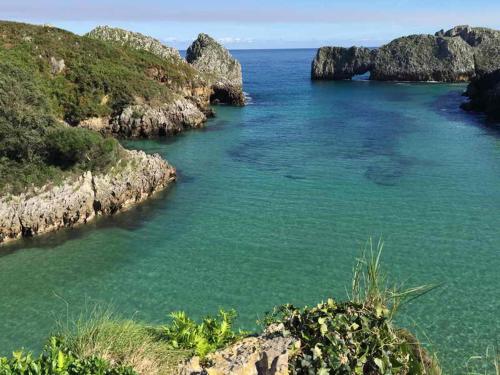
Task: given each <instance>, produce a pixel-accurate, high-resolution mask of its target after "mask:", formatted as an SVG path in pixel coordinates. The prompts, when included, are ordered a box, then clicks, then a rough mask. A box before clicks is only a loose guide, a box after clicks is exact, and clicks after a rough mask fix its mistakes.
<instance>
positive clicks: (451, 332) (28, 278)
mask: <svg viewBox="0 0 500 375" xmlns="http://www.w3.org/2000/svg"><path fill="white" fill-rule="evenodd" d="M235 54H236V56H237V57H238V58H239V59H240V60H241V62H242V65H243V68H244V71H245V89H246V91H248V92H249V94H250V96H251V98H252V100H251V104H250V105H249V106H247V107H245V108H241V109H240V108H229V107H218V108H217V115H218V116H217V118H215V119H213V120H210V121H209V123H208V126H207V128H206V129H204V130H200V131H191V132H187V133H185V134H183V135H180V136H178V137H176V138H174V139H168V140H148V141H135V142H128V143H127V145H128V146H129V147H133V148H139V149H143V150H145V151H147V152H158V153H160V154H162V155H163V156H164V157H165V158H167V159H168V160H169V161H170V162H172V163H173V164H174V165H175V166H176V167H177V168H178V171H179V181H178V183H177V184H176V185H175V186H173V187H172V188H171V189H169V190H168V191H166V192H163V193H160V194H158V195H157V196H155V198H154V199H153V200H151V201H149V202H147V203H145V204H143V205H141V206H139V207H137V208H134V209H132V210H130V211H128V212H126V213H123V214H120V215H118V216H116V217H112V218H102V219H99V220H98V221H97V222H94V223H92V224H90V225H87V226H84V227H80V228H78V229H75V230H67V231H62V232H59V233H56V234H51V235H47V236H43V237H40V238H37V239H33V240H29V241H22V242H20V243H18V244H15V245H10V246H5V247H3V248H1V249H0V301H1V304H0V317H1V319H0V353H2V354H7V353H8V352H9V351H10V350H11V349H14V348H18V347H21V346H24V347H28V348H37V347H39V345H40V343H41V342H42V341H43V339H44V337H46V335H47V334H48V333H49V332H50V331H51V329H53V326H54V321H55V319H57V318H61V317H65V316H66V314H67V311H69V314H70V315H72V314H77V313H78V312H80V311H81V310H82V309H85V308H88V307H89V305H92V304H94V303H96V302H97V303H101V304H109V303H111V304H113V305H114V306H115V308H116V310H118V311H120V312H121V313H122V314H123V315H124V316H125V317H132V316H134V317H135V318H137V319H140V320H144V321H147V322H163V321H165V319H166V315H167V313H168V312H170V311H172V310H178V309H182V310H186V311H187V312H189V313H190V314H193V315H194V316H196V317H199V316H201V315H204V314H206V313H214V312H215V311H216V310H217V308H219V307H235V308H237V309H238V311H239V312H240V319H239V321H240V324H241V325H242V326H243V327H248V328H252V327H254V326H255V321H256V319H257V318H258V317H259V316H262V314H263V313H264V312H265V311H268V310H270V309H271V308H272V307H273V306H274V305H276V304H280V303H285V302H292V303H296V304H299V305H301V304H306V303H309V304H311V303H315V302H317V301H319V300H321V299H324V298H327V297H329V296H334V297H337V298H344V297H345V290H346V287H348V286H349V281H350V276H351V268H352V266H353V263H354V259H355V257H356V256H357V255H358V254H359V251H360V248H361V247H362V245H363V243H364V242H365V241H366V240H367V239H368V238H369V237H370V236H372V237H375V238H378V237H379V236H383V238H384V240H385V243H386V248H385V251H384V254H383V261H384V264H385V266H386V269H387V270H388V271H389V273H390V275H391V277H392V279H393V280H401V281H404V282H405V284H406V285H414V284H422V283H444V285H443V286H442V287H441V288H439V289H438V290H436V291H434V292H432V293H431V294H428V295H426V296H424V297H423V298H422V299H420V300H418V302H416V303H414V304H411V305H409V306H407V307H406V308H404V309H403V311H402V314H401V315H400V318H399V320H400V324H403V325H405V326H409V327H412V329H414V330H417V331H418V332H420V333H421V335H420V336H421V338H422V339H423V341H425V342H426V343H427V344H428V345H429V346H430V347H431V348H432V349H433V350H435V351H437V353H438V355H439V356H440V358H441V360H442V362H443V364H444V366H445V367H446V369H447V370H448V372H452V373H460V372H461V371H462V369H463V365H464V363H465V361H466V359H467V358H469V357H470V356H471V355H474V354H482V353H484V352H485V351H486V348H487V346H488V345H492V344H495V342H496V340H498V337H499V332H500V319H499V314H498V311H499V309H500V298H499V292H498V290H499V286H500V272H499V269H500V257H499V248H500V231H499V229H498V228H499V224H500V216H499V214H498V212H499V209H500V194H499V188H500V137H499V135H500V133H499V132H497V131H495V129H494V128H491V127H487V126H485V124H484V120H482V119H481V118H478V117H474V116H472V115H469V114H466V113H462V112H461V111H460V110H459V109H458V104H459V103H460V102H461V101H462V100H463V99H462V98H461V97H460V93H461V92H462V91H463V89H464V86H462V85H441V84H394V83H377V82H367V81H355V82H316V83H314V82H311V81H310V80H309V67H310V61H311V59H312V57H313V55H314V51H313V50H291V51H237V52H235Z"/></svg>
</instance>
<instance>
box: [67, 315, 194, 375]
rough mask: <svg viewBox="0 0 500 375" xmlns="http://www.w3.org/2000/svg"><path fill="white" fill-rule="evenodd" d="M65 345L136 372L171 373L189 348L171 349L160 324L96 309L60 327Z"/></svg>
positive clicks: (151, 373) (77, 351)
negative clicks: (142, 321)
mask: <svg viewBox="0 0 500 375" xmlns="http://www.w3.org/2000/svg"><path fill="white" fill-rule="evenodd" d="M60 335H62V336H63V337H65V340H66V345H67V347H68V348H69V349H70V350H71V352H73V353H75V355H77V356H78V357H80V358H94V357H97V358H101V359H103V360H105V361H106V362H108V363H112V364H114V365H119V366H125V367H131V368H133V369H134V370H135V371H136V372H137V373H139V374H148V375H155V374H172V373H173V372H174V370H175V369H176V368H177V366H178V364H179V363H180V362H182V361H183V360H185V359H187V358H189V357H191V356H192V355H193V351H192V350H186V349H173V348H172V345H171V343H169V342H167V341H165V339H164V337H163V332H162V328H161V327H150V326H146V325H144V324H141V323H137V322H133V321H131V320H122V319H119V318H117V317H115V316H114V315H113V314H112V313H111V312H110V311H109V310H101V309H96V310H94V311H92V312H91V313H89V314H88V315H87V316H85V317H83V316H82V317H80V318H79V319H77V320H76V321H75V322H73V323H72V324H70V325H69V326H68V325H66V326H65V327H62V328H61V333H60Z"/></svg>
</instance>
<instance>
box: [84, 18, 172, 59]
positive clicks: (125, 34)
mask: <svg viewBox="0 0 500 375" xmlns="http://www.w3.org/2000/svg"><path fill="white" fill-rule="evenodd" d="M85 36H87V37H89V38H92V39H98V40H103V41H106V42H112V43H115V44H119V45H121V46H126V47H130V48H134V49H137V50H144V51H148V52H151V53H152V54H154V55H156V56H158V57H161V58H163V59H170V58H174V59H177V60H181V55H180V54H179V51H178V50H177V49H175V48H172V47H168V46H166V45H164V44H163V43H162V42H160V41H159V40H158V39H155V38H152V37H150V36H147V35H144V34H141V33H137V32H133V31H128V30H124V29H120V28H117V27H110V26H97V27H96V28H95V29H93V30H92V31H90V32H88V33H87V34H85Z"/></svg>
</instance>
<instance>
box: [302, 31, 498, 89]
mask: <svg viewBox="0 0 500 375" xmlns="http://www.w3.org/2000/svg"><path fill="white" fill-rule="evenodd" d="M499 56H500V31H497V30H492V29H487V28H473V27H469V26H457V27H454V28H453V29H450V30H448V31H446V32H445V31H440V32H438V33H436V34H435V35H411V36H407V37H402V38H398V39H395V40H393V41H392V42H390V43H388V44H386V45H384V46H382V47H380V48H379V49H377V50H374V51H371V52H368V51H367V49H366V48H357V47H353V48H350V49H346V48H338V47H322V48H321V49H320V50H318V53H317V55H316V58H315V59H314V61H313V64H312V73H311V77H312V79H332V80H338V79H350V78H352V77H353V76H354V75H356V74H363V73H366V72H368V71H369V72H370V73H371V75H370V79H372V80H379V81H439V82H466V81H470V80H471V79H472V78H474V77H476V76H478V75H479V76H481V75H483V74H487V73H490V72H492V71H494V70H495V69H498V68H499V64H500V58H499Z"/></svg>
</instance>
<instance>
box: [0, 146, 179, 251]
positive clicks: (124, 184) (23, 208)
mask: <svg viewBox="0 0 500 375" xmlns="http://www.w3.org/2000/svg"><path fill="white" fill-rule="evenodd" d="M124 153H125V157H124V158H123V159H122V160H121V161H120V162H119V163H118V165H116V166H114V167H112V168H111V169H110V170H109V171H108V172H107V173H105V174H93V173H92V172H90V171H87V172H85V173H83V174H81V175H80V176H78V177H74V178H68V179H67V180H65V181H64V182H63V183H62V184H60V185H55V186H51V185H46V186H43V187H41V188H37V189H33V190H32V191H30V192H24V193H22V194H19V195H9V196H3V197H2V198H0V244H1V243H5V242H9V241H12V240H15V239H19V238H21V237H33V236H35V235H39V234H42V233H48V232H52V231H55V230H58V229H61V228H70V227H74V226H76V225H78V224H85V223H87V222H89V221H91V220H92V219H94V218H95V217H96V216H99V215H112V214H115V213H117V212H119V211H121V210H124V209H126V208H128V207H130V206H132V205H134V204H137V203H140V202H142V201H144V200H145V199H147V198H148V197H150V196H151V195H153V194H154V193H156V192H158V191H160V190H162V189H164V188H165V187H167V186H168V185H169V184H171V183H172V182H174V181H175V179H176V173H175V168H174V167H172V166H171V165H169V164H168V163H167V162H166V161H165V160H163V159H162V158H161V157H160V156H159V155H147V154H145V153H144V152H143V151H128V150H124Z"/></svg>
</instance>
